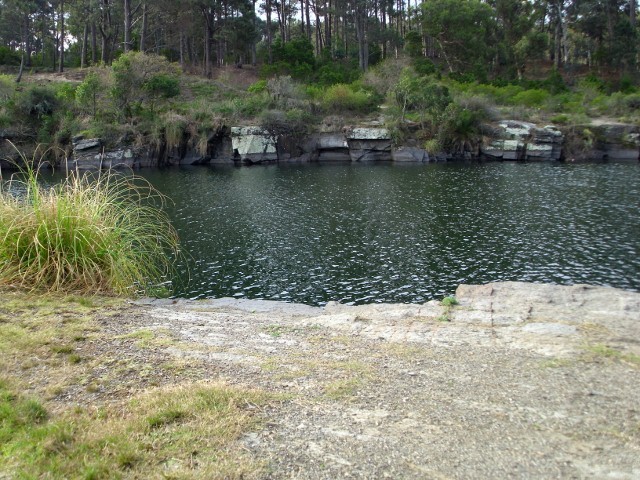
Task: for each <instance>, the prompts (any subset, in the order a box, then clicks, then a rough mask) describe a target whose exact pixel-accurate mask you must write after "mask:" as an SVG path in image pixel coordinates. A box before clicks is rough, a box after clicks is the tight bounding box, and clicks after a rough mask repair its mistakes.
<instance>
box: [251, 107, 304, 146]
mask: <svg viewBox="0 0 640 480" xmlns="http://www.w3.org/2000/svg"><path fill="white" fill-rule="evenodd" d="M310 123H311V122H310V118H309V114H307V113H306V112H304V111H302V110H298V109H292V110H288V111H287V112H286V113H285V112H283V111H281V110H267V111H266V112H264V113H263V114H262V116H261V119H260V127H261V128H262V129H264V130H265V131H267V132H268V133H269V135H270V136H271V137H272V138H273V139H277V138H278V137H280V136H285V137H294V138H299V137H303V136H304V135H306V134H307V133H308V131H309V125H310Z"/></svg>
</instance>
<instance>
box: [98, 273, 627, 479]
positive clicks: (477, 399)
mask: <svg viewBox="0 0 640 480" xmlns="http://www.w3.org/2000/svg"><path fill="white" fill-rule="evenodd" d="M457 298H458V300H459V302H460V305H458V306H455V307H451V308H446V307H443V306H441V305H440V304H439V303H437V302H430V303H427V304H424V305H371V306H363V307H348V306H343V305H337V304H330V305H327V307H325V308H324V309H320V308H314V307H307V306H304V305H291V304H283V303H277V302H263V301H248V300H231V299H221V300H212V301H199V302H188V301H146V302H140V303H138V304H137V305H134V306H132V307H131V308H130V309H129V311H128V312H127V313H126V315H122V318H120V319H119V321H118V322H113V321H108V322H105V328H116V329H117V332H115V331H114V333H117V334H118V335H123V334H125V335H126V334H127V332H128V334H129V335H131V334H132V333H133V334H134V335H135V332H136V331H140V330H141V329H146V330H148V329H151V330H152V331H155V332H157V333H158V335H159V336H160V337H161V338H170V339H171V341H166V342H158V343H157V345H155V346H154V345H148V346H147V348H146V350H147V353H146V354H148V355H157V356H158V361H160V359H162V361H164V362H166V361H167V359H168V358H171V359H173V360H172V361H181V362H183V363H186V364H187V365H190V366H191V367H189V368H187V369H186V371H187V372H191V373H192V374H193V375H194V376H197V377H200V378H202V377H209V378H222V379H223V380H225V381H226V382H228V383H231V384H235V385H241V386H249V387H255V388H260V389H263V390H266V391H269V392H272V393H274V394H276V395H277V398H278V401H275V402H272V403H271V404H270V405H269V406H268V407H267V408H266V410H264V411H260V412H258V414H259V415H261V416H262V418H263V419H264V428H263V429H262V430H260V431H258V432H254V433H251V434H249V435H247V436H246V437H245V438H244V439H243V443H244V447H245V449H246V450H247V451H248V452H250V453H251V455H253V456H255V458H257V459H259V460H260V461H262V462H264V465H265V469H264V471H263V473H262V474H261V475H262V478H265V479H285V478H295V479H335V478H362V479H365V478H371V479H374V478H375V479H378V478H394V479H397V478H407V479H408V478H425V479H432V478H433V479H443V478H455V479H473V478H483V479H484V478H540V479H548V478H576V479H583V478H616V479H636V478H638V479H640V389H639V388H638V385H640V294H638V293H630V292H624V291H620V290H613V289H607V288H595V287H585V286H577V287H555V286H548V285H529V284H519V283H501V284H492V285H486V286H481V287H470V286H461V287H460V288H459V290H458V293H457ZM183 371H185V370H183ZM155 381H156V382H158V381H159V379H157V378H156V379H155ZM160 381H162V380H161V379H160Z"/></svg>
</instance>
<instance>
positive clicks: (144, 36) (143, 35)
mask: <svg viewBox="0 0 640 480" xmlns="http://www.w3.org/2000/svg"><path fill="white" fill-rule="evenodd" d="M181 32H182V31H181ZM180 35H181V37H180V38H183V37H182V33H181V34H180ZM146 41H147V2H144V3H143V4H142V26H141V27H140V51H141V52H144V51H145V49H146V45H145V43H146ZM180 48H182V46H181V47H180Z"/></svg>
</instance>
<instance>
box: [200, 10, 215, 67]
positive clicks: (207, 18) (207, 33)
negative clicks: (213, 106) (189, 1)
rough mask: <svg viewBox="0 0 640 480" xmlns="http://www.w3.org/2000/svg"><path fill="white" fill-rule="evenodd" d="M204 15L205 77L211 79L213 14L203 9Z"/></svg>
mask: <svg viewBox="0 0 640 480" xmlns="http://www.w3.org/2000/svg"><path fill="white" fill-rule="evenodd" d="M202 14H203V15H204V70H203V73H204V76H205V77H207V78H211V73H212V72H211V37H212V36H213V32H212V31H211V30H212V28H211V13H210V12H209V9H208V8H205V9H203V12H202Z"/></svg>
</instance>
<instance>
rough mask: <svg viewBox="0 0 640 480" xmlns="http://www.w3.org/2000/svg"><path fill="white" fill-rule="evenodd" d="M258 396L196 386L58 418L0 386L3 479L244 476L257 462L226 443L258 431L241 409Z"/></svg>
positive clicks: (150, 393) (72, 411)
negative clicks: (251, 460) (248, 432)
mask: <svg viewBox="0 0 640 480" xmlns="http://www.w3.org/2000/svg"><path fill="white" fill-rule="evenodd" d="M261 398H262V397H261V396H260V395H259V394H257V393H254V392H250V391H241V390H238V389H234V388H231V387H227V386H222V385H212V384H205V383H196V384H190V385H181V386H177V387H168V388H162V389H155V390H151V391H148V392H146V393H144V394H141V395H139V396H137V397H134V398H133V399H131V400H130V401H128V402H127V403H125V404H124V405H122V406H118V408H100V409H93V408H81V407H78V408H74V409H70V410H67V411H64V412H61V413H56V412H52V411H48V410H47V409H46V408H45V407H44V406H43V404H42V403H41V402H39V401H38V400H36V399H33V398H29V397H27V396H24V395H21V394H19V393H17V392H16V391H15V390H14V389H12V388H11V387H10V385H9V384H8V383H7V382H0V465H2V466H1V467H0V476H2V475H3V474H8V475H9V477H8V478H84V479H87V478H91V479H101V478H105V479H106V478H214V479H215V478H219V479H222V478H244V476H245V475H247V474H249V473H251V472H252V470H254V469H255V468H256V465H255V464H252V463H251V462H250V461H249V460H248V459H247V458H243V456H242V454H238V453H236V454H235V455H230V453H229V451H228V449H227V446H228V444H230V443H231V442H233V441H236V440H237V439H238V437H239V436H240V435H241V434H242V432H244V431H246V430H247V429H250V428H252V425H253V426H255V420H254V419H252V418H251V416H249V415H248V414H246V413H245V411H244V410H245V406H247V405H249V404H251V403H253V402H260V401H261Z"/></svg>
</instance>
